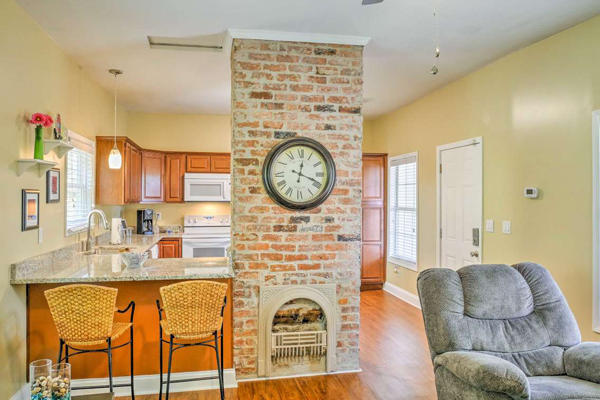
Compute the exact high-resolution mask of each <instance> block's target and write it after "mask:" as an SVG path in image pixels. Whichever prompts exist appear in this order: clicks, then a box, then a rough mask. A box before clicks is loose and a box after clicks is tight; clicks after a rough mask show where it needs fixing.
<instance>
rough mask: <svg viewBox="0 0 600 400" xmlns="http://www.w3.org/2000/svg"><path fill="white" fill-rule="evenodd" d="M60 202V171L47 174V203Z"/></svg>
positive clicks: (56, 169)
mask: <svg viewBox="0 0 600 400" xmlns="http://www.w3.org/2000/svg"><path fill="white" fill-rule="evenodd" d="M58 202H60V169H58V168H52V169H51V170H49V171H48V172H46V203H58Z"/></svg>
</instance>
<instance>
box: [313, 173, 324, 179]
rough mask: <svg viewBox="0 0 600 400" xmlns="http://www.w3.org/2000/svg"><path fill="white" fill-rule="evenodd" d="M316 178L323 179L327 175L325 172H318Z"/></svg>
mask: <svg viewBox="0 0 600 400" xmlns="http://www.w3.org/2000/svg"><path fill="white" fill-rule="evenodd" d="M315 176H316V177H317V178H322V177H324V176H325V173H324V172H317V173H316V174H315Z"/></svg>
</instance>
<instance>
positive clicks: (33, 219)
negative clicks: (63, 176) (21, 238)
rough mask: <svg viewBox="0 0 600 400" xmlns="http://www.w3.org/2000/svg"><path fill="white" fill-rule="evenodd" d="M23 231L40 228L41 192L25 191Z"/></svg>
mask: <svg viewBox="0 0 600 400" xmlns="http://www.w3.org/2000/svg"><path fill="white" fill-rule="evenodd" d="M22 213H23V215H22V227H21V230H22V231H28V230H31V229H38V228H39V227H40V191H39V190H35V189H23V210H22Z"/></svg>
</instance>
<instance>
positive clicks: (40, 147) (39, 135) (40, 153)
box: [33, 125, 44, 160]
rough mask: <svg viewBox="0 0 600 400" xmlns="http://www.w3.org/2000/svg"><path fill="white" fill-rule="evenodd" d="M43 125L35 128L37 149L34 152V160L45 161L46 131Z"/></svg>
mask: <svg viewBox="0 0 600 400" xmlns="http://www.w3.org/2000/svg"><path fill="white" fill-rule="evenodd" d="M43 129H44V128H43V127H42V125H36V127H35V148H34V150H33V158H35V159H36V160H43V159H44V131H43Z"/></svg>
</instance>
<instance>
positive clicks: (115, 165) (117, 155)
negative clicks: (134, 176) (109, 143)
mask: <svg viewBox="0 0 600 400" xmlns="http://www.w3.org/2000/svg"><path fill="white" fill-rule="evenodd" d="M108 72H110V73H111V74H113V75H114V76H115V145H114V146H113V148H112V150H111V151H110V154H109V156H108V168H110V169H121V166H122V165H123V157H122V156H121V152H120V151H119V148H118V147H117V76H119V75H121V74H122V73H123V71H121V70H118V69H111V70H109V71H108Z"/></svg>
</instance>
